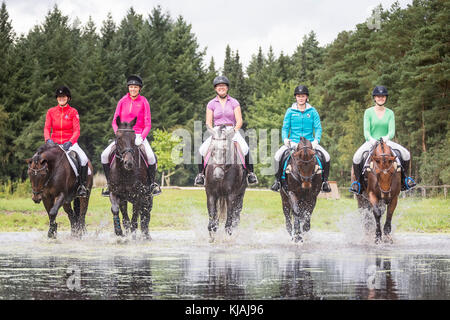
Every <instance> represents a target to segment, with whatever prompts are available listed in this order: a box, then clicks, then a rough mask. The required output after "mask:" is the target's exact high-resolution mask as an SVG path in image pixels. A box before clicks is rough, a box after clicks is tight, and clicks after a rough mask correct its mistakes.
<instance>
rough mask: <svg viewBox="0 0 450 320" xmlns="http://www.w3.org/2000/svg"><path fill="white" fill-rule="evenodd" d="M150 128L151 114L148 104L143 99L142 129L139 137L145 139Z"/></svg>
mask: <svg viewBox="0 0 450 320" xmlns="http://www.w3.org/2000/svg"><path fill="white" fill-rule="evenodd" d="M151 128H152V114H151V111H150V103H149V102H148V101H147V99H145V98H144V129H143V130H142V133H141V137H142V139H145V138H146V137H147V135H148V133H149V132H150V129H151Z"/></svg>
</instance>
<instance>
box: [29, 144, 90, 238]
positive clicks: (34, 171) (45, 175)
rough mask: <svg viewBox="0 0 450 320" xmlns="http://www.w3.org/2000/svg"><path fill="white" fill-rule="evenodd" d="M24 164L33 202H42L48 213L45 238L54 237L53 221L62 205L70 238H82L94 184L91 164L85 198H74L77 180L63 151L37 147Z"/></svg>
mask: <svg viewBox="0 0 450 320" xmlns="http://www.w3.org/2000/svg"><path fill="white" fill-rule="evenodd" d="M26 162H27V163H28V176H29V178H30V182H31V188H32V190H33V196H32V199H33V201H34V202H35V203H40V202H41V200H42V201H43V203H44V207H45V210H46V211H47V213H48V217H49V220H50V226H49V230H48V237H49V238H56V234H57V229H58V225H57V223H56V222H55V219H56V215H57V214H58V210H59V208H60V207H61V206H62V207H63V208H64V211H65V212H66V213H67V215H68V216H69V220H70V226H71V233H72V235H73V236H77V237H81V235H82V234H83V233H85V232H86V227H85V217H86V211H87V208H88V204H89V196H90V193H91V189H92V183H93V172H94V169H93V167H92V164H91V162H90V161H89V162H88V166H89V169H90V170H91V174H90V175H88V177H87V183H86V187H87V189H88V196H87V197H83V198H76V197H75V195H76V191H77V187H78V183H77V177H76V176H75V173H74V172H73V170H72V168H71V166H70V163H69V160H68V159H67V157H66V154H65V152H64V150H62V148H61V147H59V146H58V145H55V144H54V145H49V144H44V145H42V146H40V147H39V148H38V150H37V152H36V153H35V154H34V155H33V157H32V158H31V159H27V160H26ZM72 202H73V209H72Z"/></svg>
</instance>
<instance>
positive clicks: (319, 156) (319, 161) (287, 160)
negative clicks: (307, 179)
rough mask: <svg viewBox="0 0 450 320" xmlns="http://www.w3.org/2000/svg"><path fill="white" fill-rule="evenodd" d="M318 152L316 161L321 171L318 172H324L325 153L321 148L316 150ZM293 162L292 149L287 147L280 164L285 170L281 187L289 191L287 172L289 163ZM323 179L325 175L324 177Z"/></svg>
mask: <svg viewBox="0 0 450 320" xmlns="http://www.w3.org/2000/svg"><path fill="white" fill-rule="evenodd" d="M314 151H315V152H316V155H315V157H316V162H317V165H318V166H319V167H320V171H319V172H317V173H323V165H322V163H325V162H326V160H325V155H324V154H323V153H322V152H321V151H320V150H314ZM290 162H291V151H290V150H289V149H287V150H286V151H284V153H283V155H282V156H281V159H280V166H283V171H282V174H281V179H280V181H281V187H282V188H283V189H284V190H285V191H287V187H288V183H287V179H286V174H287V173H289V165H290ZM322 180H323V177H322Z"/></svg>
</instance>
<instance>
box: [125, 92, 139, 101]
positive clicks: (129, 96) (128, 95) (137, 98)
mask: <svg viewBox="0 0 450 320" xmlns="http://www.w3.org/2000/svg"><path fill="white" fill-rule="evenodd" d="M127 97H128V98H129V99H131V100H133V98H131V95H130V93H129V92H128V93H127ZM140 98H141V94H140V93H138V95H137V96H136V99H134V100H133V101H137V100H139V99H140Z"/></svg>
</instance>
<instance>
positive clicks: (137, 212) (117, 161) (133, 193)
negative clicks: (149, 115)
mask: <svg viewBox="0 0 450 320" xmlns="http://www.w3.org/2000/svg"><path fill="white" fill-rule="evenodd" d="M116 123H117V127H118V129H117V132H116V143H115V151H114V152H112V153H111V155H110V158H112V159H111V161H110V163H111V169H110V177H109V181H108V185H109V190H110V194H109V199H110V201H111V212H112V214H113V223H114V232H115V234H116V235H117V236H123V232H122V228H121V225H120V217H119V210H120V211H121V212H122V217H123V226H124V228H125V231H126V232H127V233H129V232H131V233H132V234H133V237H134V236H135V231H136V229H137V228H138V218H139V217H140V220H141V232H142V235H143V237H144V238H145V239H148V240H150V239H151V237H150V234H149V231H148V225H149V223H150V211H151V210H152V207H153V195H152V193H151V190H150V185H149V184H148V183H147V168H146V164H145V161H144V160H143V159H142V157H143V155H142V154H141V152H142V151H140V149H139V148H138V147H137V146H136V145H135V143H134V142H135V137H136V135H135V132H134V130H133V127H134V125H135V124H136V118H134V119H133V120H132V121H131V122H130V123H128V122H121V121H120V117H117V118H116ZM145 159H146V158H145ZM127 202H131V203H132V204H133V215H132V217H131V222H130V219H129V217H128V213H127Z"/></svg>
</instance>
